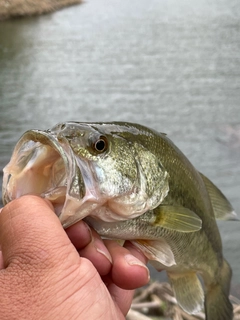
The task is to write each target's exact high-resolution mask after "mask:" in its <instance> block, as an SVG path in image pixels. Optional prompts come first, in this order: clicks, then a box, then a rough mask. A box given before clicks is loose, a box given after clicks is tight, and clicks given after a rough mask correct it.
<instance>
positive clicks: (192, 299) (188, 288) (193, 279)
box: [168, 273, 204, 314]
mask: <svg viewBox="0 0 240 320" xmlns="http://www.w3.org/2000/svg"><path fill="white" fill-rule="evenodd" d="M168 277H169V280H170V282H171V285H172V288H173V291H174V294H175V297H176V299H177V301H178V304H179V305H180V306H181V307H182V309H183V310H184V311H186V312H187V313H189V314H196V313H198V312H200V311H201V310H202V309H203V306H204V292H203V288H202V285H201V283H200V281H199V279H198V277H197V275H196V273H186V274H173V273H168Z"/></svg>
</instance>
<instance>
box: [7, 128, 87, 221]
mask: <svg viewBox="0 0 240 320" xmlns="http://www.w3.org/2000/svg"><path fill="white" fill-rule="evenodd" d="M26 194H34V195H38V196H41V197H43V198H46V199H48V200H49V201H50V202H51V203H52V205H53V207H54V211H55V213H56V214H57V215H58V216H59V218H60V220H61V222H62V223H63V225H64V220H65V219H67V220H68V224H73V223H74V222H75V219H77V220H80V219H82V217H77V215H76V211H77V210H78V207H79V206H80V205H81V204H82V200H83V198H84V195H85V184H84V182H83V178H82V175H81V172H80V169H79V167H78V166H77V163H76V159H75V155H74V154H73V152H72V149H71V147H70V146H69V144H68V142H67V140H66V139H65V138H64V137H59V136H58V134H57V132H53V131H50V130H48V131H40V130H29V131H27V132H26V133H25V134H24V135H23V136H22V137H21V138H20V140H19V141H18V143H17V144H16V147H15V149H14V152H13V156H12V158H11V161H10V162H9V164H8V165H7V166H6V167H5V168H4V177H3V202H4V204H7V203H8V202H10V201H12V200H14V199H16V198H19V197H20V196H22V195H26ZM80 202H81V203H80ZM85 214H86V213H85ZM66 216H67V217H66ZM69 216H72V219H71V218H69ZM74 216H75V218H74V221H73V217H74Z"/></svg>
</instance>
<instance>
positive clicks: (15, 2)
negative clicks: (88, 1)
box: [0, 0, 82, 21]
mask: <svg viewBox="0 0 240 320" xmlns="http://www.w3.org/2000/svg"><path fill="white" fill-rule="evenodd" d="M81 2H82V0H42V1H38V0H28V1H25V0H3V1H0V21H1V20H6V19H11V18H16V17H25V16H35V15H40V14H44V13H49V12H53V11H56V10H58V9H61V8H64V7H67V6H71V5H74V4H79V3H81Z"/></svg>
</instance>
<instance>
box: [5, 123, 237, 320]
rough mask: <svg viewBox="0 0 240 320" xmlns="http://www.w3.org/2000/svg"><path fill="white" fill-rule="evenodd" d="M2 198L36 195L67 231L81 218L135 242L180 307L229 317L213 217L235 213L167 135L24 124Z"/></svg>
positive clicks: (110, 126)
mask: <svg viewBox="0 0 240 320" xmlns="http://www.w3.org/2000/svg"><path fill="white" fill-rule="evenodd" d="M2 194H3V203H4V204H7V203H8V202H10V201H12V200H14V199H16V198H19V197H21V196H22V195H25V194H35V195H38V196H40V197H43V198H45V199H48V200H49V201H50V202H51V203H52V205H53V207H54V211H55V213H56V214H57V215H58V217H59V219H60V221H61V223H62V225H63V227H64V228H68V227H69V226H71V225H72V224H74V223H76V222H77V221H79V220H84V221H85V222H86V223H88V225H89V226H91V227H93V228H94V229H95V230H96V231H97V232H98V233H99V234H100V236H102V237H103V238H108V239H116V240H129V241H131V242H132V243H133V244H134V245H135V246H136V247H137V248H139V250H141V251H142V252H143V254H144V255H145V256H146V257H147V258H148V260H149V262H150V263H151V264H152V265H153V266H154V267H155V268H156V269H157V270H159V271H160V270H166V272H167V275H168V278H169V281H170V284H171V286H172V288H173V292H174V294H175V297H176V299H177V302H178V304H179V305H180V306H181V308H182V309H183V310H185V311H186V312H187V313H189V314H196V313H198V312H200V311H201V310H203V309H204V310H205V313H206V319H207V320H231V319H232V318H233V309H232V304H231V302H230V300H229V290H230V283H231V275H232V271H231V267H230V265H229V263H228V262H227V261H226V260H225V258H224V257H223V253H222V242H221V237H220V233H219V230H218V227H217V223H216V219H223V220H229V219H230V220H231V219H236V217H237V216H236V213H235V211H234V209H233V207H232V205H231V204H230V202H229V201H228V200H227V198H226V197H225V196H224V195H223V193H222V192H221V191H220V190H219V189H218V188H217V187H216V186H215V185H214V184H213V183H212V182H211V181H210V180H209V179H208V178H207V177H206V176H204V175H203V174H202V173H200V172H199V171H198V170H197V169H195V167H194V166H193V165H192V164H191V162H190V161H189V160H188V158H187V157H186V156H185V155H184V154H183V153H182V152H181V151H180V150H179V148H178V147H177V146H176V145H175V144H174V143H173V142H172V141H171V140H170V139H169V138H168V136H167V135H166V134H164V133H160V132H157V131H155V130H152V129H150V128H147V127H145V126H143V125H140V124H134V123H128V122H105V123H104V122H102V123H101V122H97V123H85V122H76V121H68V122H63V123H60V124H57V125H55V126H54V127H53V128H51V129H48V130H45V131H43V130H35V129H34V130H28V131H27V132H25V133H24V134H23V136H22V137H21V138H20V139H19V141H18V142H17V144H16V146H15V149H14V151H13V155H12V157H11V159H10V162H9V163H8V164H7V165H6V167H5V168H4V176H3V191H2ZM201 281H202V282H203V285H202V282H201Z"/></svg>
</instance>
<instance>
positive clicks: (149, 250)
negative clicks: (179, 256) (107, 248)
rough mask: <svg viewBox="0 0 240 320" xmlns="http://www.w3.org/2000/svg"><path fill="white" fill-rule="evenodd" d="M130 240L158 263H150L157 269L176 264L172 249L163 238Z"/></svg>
mask: <svg viewBox="0 0 240 320" xmlns="http://www.w3.org/2000/svg"><path fill="white" fill-rule="evenodd" d="M131 242H132V243H133V244H134V245H135V246H136V247H137V248H139V249H140V250H141V251H142V252H143V253H144V254H145V256H146V257H147V258H148V259H149V260H153V261H154V262H155V261H157V262H158V263H159V264H156V263H152V264H153V266H154V267H155V268H156V269H157V270H159V269H163V268H164V267H171V266H173V265H175V264H176V262H175V259H174V255H173V252H172V249H171V248H170V246H169V245H168V244H167V242H166V241H165V240H164V239H159V240H134V241H131ZM161 266H162V267H161Z"/></svg>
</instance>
